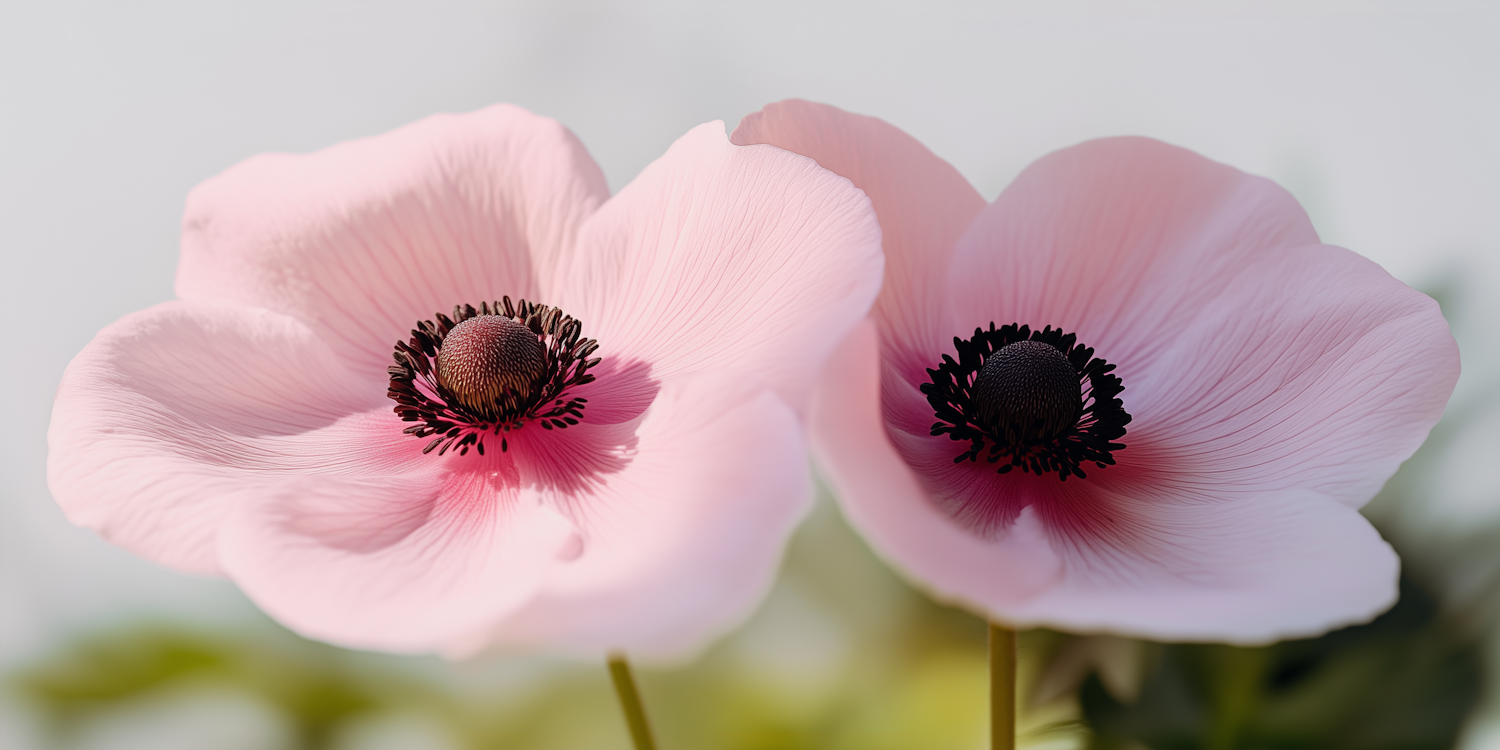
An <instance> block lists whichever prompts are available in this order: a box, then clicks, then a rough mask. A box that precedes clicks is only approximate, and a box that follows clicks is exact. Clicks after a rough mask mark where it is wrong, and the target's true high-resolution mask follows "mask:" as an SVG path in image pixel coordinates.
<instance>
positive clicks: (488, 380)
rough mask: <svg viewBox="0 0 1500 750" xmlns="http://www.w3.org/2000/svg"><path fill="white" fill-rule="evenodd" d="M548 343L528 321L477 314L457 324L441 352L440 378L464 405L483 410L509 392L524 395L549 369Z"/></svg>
mask: <svg viewBox="0 0 1500 750" xmlns="http://www.w3.org/2000/svg"><path fill="white" fill-rule="evenodd" d="M546 355H547V348H546V347H545V346H543V345H542V341H541V339H539V338H537V335H536V334H534V333H532V332H531V331H530V330H529V329H527V328H526V326H523V325H521V324H520V323H517V322H515V321H514V320H511V319H510V318H506V317H502V316H500V315H478V316H475V317H472V318H469V319H468V320H465V321H463V322H462V323H459V324H458V325H455V326H453V330H451V331H449V332H448V335H447V336H446V337H444V338H443V348H442V349H441V350H439V351H438V356H437V382H438V383H440V384H441V385H442V386H443V387H444V388H447V389H448V392H449V393H452V394H453V397H454V398H455V399H457V401H458V402H459V403H461V404H463V405H464V406H467V407H469V408H470V409H472V410H474V411H476V412H480V413H484V412H487V411H489V410H490V409H491V407H492V406H493V405H494V404H497V403H501V402H502V401H503V399H504V398H505V396H506V395H507V394H511V395H514V396H516V397H518V398H521V399H524V398H525V397H527V396H529V395H531V393H530V392H531V390H532V388H533V387H534V386H535V385H536V381H537V380H538V379H539V378H540V377H541V375H542V371H543V370H544V369H546V366H547V362H546Z"/></svg>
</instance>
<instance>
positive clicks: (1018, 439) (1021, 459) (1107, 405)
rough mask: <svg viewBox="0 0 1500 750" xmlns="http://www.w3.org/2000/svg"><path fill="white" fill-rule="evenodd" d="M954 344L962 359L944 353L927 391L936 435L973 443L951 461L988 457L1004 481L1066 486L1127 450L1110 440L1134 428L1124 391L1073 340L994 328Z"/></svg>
mask: <svg viewBox="0 0 1500 750" xmlns="http://www.w3.org/2000/svg"><path fill="white" fill-rule="evenodd" d="M953 346H954V349H955V350H956V351H957V354H958V359H957V360H955V359H954V358H953V357H951V356H949V355H946V354H945V355H943V361H942V363H940V364H939V365H938V366H937V368H936V369H928V370H927V374H928V376H929V377H930V378H931V382H928V383H923V384H922V386H921V390H922V393H923V394H925V395H926V396H927V403H928V404H929V405H931V406H932V408H933V414H934V416H936V417H937V419H938V421H937V422H935V423H934V424H933V425H932V432H931V434H932V435H934V436H936V435H947V436H948V437H949V439H952V440H957V441H969V448H968V449H967V450H965V451H963V452H962V453H960V454H959V455H958V456H957V457H955V458H954V459H953V462H954V463H961V462H963V461H965V460H968V461H977V460H978V459H979V457H980V455H984V457H985V459H986V460H987V461H989V462H990V463H998V464H1000V465H999V467H998V468H997V469H996V470H997V471H998V472H999V473H1001V474H1005V473H1007V472H1009V471H1011V470H1012V469H1017V468H1019V469H1020V470H1021V471H1023V472H1029V473H1033V474H1037V475H1038V476H1041V475H1044V474H1050V473H1053V472H1056V473H1057V476H1058V479H1059V480H1062V481H1066V480H1067V478H1068V477H1069V476H1076V477H1079V478H1080V479H1082V478H1086V475H1085V474H1084V472H1083V469H1082V465H1083V464H1085V463H1089V462H1092V463H1093V464H1094V465H1095V466H1097V467H1098V468H1101V469H1102V468H1104V467H1106V466H1109V465H1112V464H1114V463H1115V458H1114V455H1113V453H1114V451H1116V450H1119V449H1121V448H1124V447H1125V445H1124V444H1122V443H1117V442H1113V441H1115V440H1118V439H1119V438H1121V437H1124V436H1125V425H1127V424H1129V423H1130V414H1128V413H1127V412H1126V411H1125V408H1124V403H1123V402H1121V401H1120V399H1119V395H1120V392H1121V391H1123V390H1125V387H1124V385H1123V384H1122V383H1121V382H1120V378H1119V377H1118V376H1116V375H1113V374H1112V373H1113V371H1114V369H1115V366H1114V365H1112V364H1109V363H1108V362H1106V361H1104V360H1103V359H1100V358H1098V357H1095V356H1094V350H1093V349H1091V348H1089V347H1087V346H1084V345H1083V344H1080V343H1078V337H1077V336H1076V335H1075V334H1071V333H1066V334H1065V333H1063V331H1062V329H1060V328H1053V327H1051V326H1047V327H1046V328H1044V329H1043V330H1040V331H1032V330H1031V328H1030V326H1025V325H1018V324H1014V323H1012V324H1010V325H1007V326H1004V327H1001V328H999V329H997V328H995V324H994V323H990V327H989V329H988V330H985V329H982V328H976V329H974V335H973V337H971V338H969V339H968V340H965V339H961V338H958V337H954V339H953Z"/></svg>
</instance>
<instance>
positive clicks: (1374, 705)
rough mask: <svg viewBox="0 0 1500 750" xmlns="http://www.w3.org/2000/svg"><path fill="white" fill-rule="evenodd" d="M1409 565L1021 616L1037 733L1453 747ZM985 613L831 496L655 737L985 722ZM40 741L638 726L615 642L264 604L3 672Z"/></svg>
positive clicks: (881, 733) (1114, 740)
mask: <svg viewBox="0 0 1500 750" xmlns="http://www.w3.org/2000/svg"><path fill="white" fill-rule="evenodd" d="M1457 633H1458V631H1456V630H1455V629H1454V628H1453V627H1451V626H1450V625H1449V623H1447V622H1445V621H1444V619H1443V618H1442V617H1441V616H1440V615H1439V612H1438V609H1437V607H1436V606H1435V605H1434V604H1433V602H1432V600H1431V599H1430V598H1429V597H1428V596H1426V595H1425V594H1424V593H1423V592H1422V591H1421V590H1420V589H1418V588H1417V587H1416V586H1414V585H1412V584H1410V583H1407V584H1406V585H1405V586H1404V589H1403V597H1402V600H1401V603H1400V605H1398V606H1397V607H1396V609H1394V610H1392V611H1391V612H1390V613H1388V614H1386V615H1385V616H1383V617H1381V618H1380V619H1378V620H1377V621H1375V622H1374V623H1372V624H1370V625H1365V626H1361V627H1354V628H1348V629H1345V630H1342V631H1339V632H1336V633H1333V634H1330V635H1328V636H1325V637H1323V638H1318V639H1313V640H1303V641H1292V642H1286V643H1281V644H1277V645H1274V646H1270V647H1266V648H1234V647H1228V646H1216V645H1162V644H1151V643H1144V642H1141V641H1133V640H1128V639H1124V638H1118V637H1103V636H1096V637H1080V636H1069V635H1064V634H1061V633H1054V632H1046V631H1031V632H1026V633H1023V634H1022V638H1021V674H1020V680H1021V683H1022V684H1021V690H1022V704H1023V705H1022V709H1021V729H1022V732H1023V736H1022V739H1021V746H1022V747H1029V748H1046V749H1048V750H1064V749H1065V748H1101V749H1103V748H1122V749H1123V748H1130V749H1131V750H1139V749H1140V748H1151V749H1152V750H1177V749H1179V748H1205V749H1208V750H1217V749H1224V750H1229V749H1244V750H1251V749H1253V748H1323V749H1330V748H1331V749H1335V750H1336V749H1338V748H1349V749H1350V750H1354V749H1358V750H1387V749H1389V750H1397V749H1401V750H1407V749H1409V750H1418V749H1421V748H1434V749H1437V748H1450V747H1452V746H1453V743H1454V738H1455V736H1456V734H1457V732H1458V730H1459V728H1460V725H1461V722H1462V720H1463V719H1464V717H1465V714H1466V713H1467V711H1468V710H1469V709H1470V707H1471V706H1472V705H1473V704H1474V703H1475V701H1476V698H1477V696H1478V692H1479V687H1480V674H1479V662H1480V660H1479V658H1478V655H1477V651H1476V648H1475V647H1474V646H1473V645H1472V644H1470V643H1466V642H1465V641H1464V640H1463V639H1462V638H1460V637H1458V634H1457ZM984 650H985V626H984V623H983V621H981V620H980V619H978V618H976V617H974V616H973V615H970V614H968V613H965V612H963V611H960V610H957V609H953V608H949V607H944V606H940V605H938V604H934V603H932V602H931V601H930V600H928V599H927V598H926V597H924V596H923V595H922V594H920V593H918V592H917V591H915V590H913V589H911V588H910V587H908V586H907V585H906V584H904V583H902V582H901V581H900V580H899V579H898V578H896V577H895V576H894V575H893V574H892V573H890V572H889V571H888V569H887V568H885V567H884V566H883V565H882V564H881V563H880V562H878V561H877V560H875V559H874V558H873V557H872V556H871V555H870V553H869V552H868V550H867V549H866V548H865V547H864V545H863V543H862V542H860V541H859V540H858V539H857V538H856V537H855V536H854V535H853V533H852V532H851V531H850V530H849V529H848V528H847V527H846V526H844V525H843V522H842V520H841V519H840V517H839V516H838V514H837V512H836V511H835V510H833V509H832V508H831V504H830V503H828V502H827V501H826V500H825V501H824V502H822V503H821V504H820V506H819V508H818V510H817V511H816V512H815V513H814V514H813V517H812V518H811V519H810V520H809V523H807V524H806V525H805V526H804V527H803V529H802V530H801V531H800V532H799V534H798V536H797V537H796V538H795V539H794V541H793V543H792V546H791V549H790V551H789V555H788V561H787V565H786V567H785V569H784V571H783V573H782V575H781V577H780V579H779V581H778V583H777V586H776V588H775V589H774V591H773V592H772V594H771V596H770V598H769V600H768V601H767V602H766V604H765V605H764V606H762V608H761V609H760V611H759V612H758V613H757V614H756V616H755V617H754V618H753V619H752V620H751V622H750V623H749V624H748V625H746V626H744V627H742V628H740V629H739V630H738V631H736V632H735V633H734V634H732V635H731V636H729V637H728V638H726V639H724V640H723V641H721V642H720V643H718V644H717V645H715V646H714V647H713V648H711V649H710V650H709V651H708V652H707V653H705V654H703V655H702V656H700V657H699V658H697V659H695V660H694V661H692V662H691V663H689V664H686V665H680V666H675V667H660V668H652V667H651V666H649V665H644V666H643V665H637V674H638V679H639V681H640V683H641V689H642V692H643V695H644V699H645V701H646V705H647V710H648V711H649V713H650V715H651V719H652V722H653V724H654V726H655V729H656V732H657V735H658V740H659V744H660V745H661V747H662V748H664V750H689V749H691V750H703V749H705V748H724V750H771V749H773V748H778V749H785V750H793V749H800V748H808V749H812V748H817V749H818V750H839V749H845V748H847V749H849V750H855V749H858V750H884V749H886V748H889V749H891V750H896V749H898V748H900V749H918V748H920V749H930V750H946V749H948V748H952V749H954V750H958V749H960V748H962V749H966V750H974V749H977V748H981V747H986V746H987V736H986V732H987V726H988V724H987V718H986V714H985V710H986V705H987V704H986V689H987V677H986V673H985V669H986V659H985V651H984ZM11 685H12V687H13V688H14V689H15V690H16V691H17V692H18V693H19V694H20V695H21V696H22V698H23V700H24V701H25V702H26V703H29V704H30V705H32V706H34V707H35V708H36V710H37V716H38V717H39V719H40V721H39V724H40V726H41V727H42V728H43V731H42V734H43V738H42V741H44V742H49V743H51V746H53V747H61V748H88V749H89V750H98V749H102V748H126V747H129V748H137V747H139V748H148V747H149V748H153V750H168V749H169V748H198V747H203V748H210V747H211V748H216V749H225V750H241V749H242V748H243V750H252V749H256V750H258V749H259V748H287V749H290V748H335V749H337V750H356V749H371V750H374V749H378V748H407V749H409V750H416V749H423V748H433V749H434V750H437V749H440V748H475V749H478V748H528V749H535V750H562V749H563V748H569V749H572V748H579V749H583V748H588V749H590V750H593V749H598V750H606V749H610V748H618V749H620V750H624V748H626V747H627V746H628V738H627V735H626V733H625V727H624V721H623V719H622V718H621V715H620V711H619V707H618V705H617V704H616V702H615V697H614V694H613V693H612V692H611V688H610V685H609V680H608V676H607V673H606V671H605V668H604V664H603V663H600V664H580V663H576V662H565V661H558V660H546V659H540V658H537V657H508V658H507V657H495V658H491V659H483V660H479V661H476V662H471V663H461V664H445V663H442V662H439V661H437V660H435V659H417V658H399V657H385V656H378V655H371V654H358V653H353V652H347V651H343V650H340V649H336V648H332V647H328V646H324V645H321V644H316V643H311V642H307V641H303V640H301V639H299V638H296V637H295V636H292V635H291V634H289V633H286V632H285V631H282V630H280V629H278V628H275V627H274V626H272V625H270V624H269V623H259V624H257V625H254V626H248V627H246V628H245V629H243V630H240V631H236V632H228V633H213V632H187V631H183V630H181V629H174V628H171V627H151V626H148V625H138V626H136V627H133V628H130V629H126V630H123V631H115V632H103V633H97V634H95V635H93V636H91V637H86V638H82V639H80V640H79V641H78V642H76V643H74V644H73V645H72V646H71V647H70V648H67V649H65V650H63V651H61V652H59V653H56V654H52V655H50V656H48V657H47V658H44V659H42V660H40V661H38V662H36V663H35V664H33V665H32V666H31V667H30V668H29V669H27V670H25V671H24V672H23V673H21V674H20V675H18V676H16V677H14V678H13V679H12V681H11Z"/></svg>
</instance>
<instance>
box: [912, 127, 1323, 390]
mask: <svg viewBox="0 0 1500 750" xmlns="http://www.w3.org/2000/svg"><path fill="white" fill-rule="evenodd" d="M1317 242H1318V237H1317V234H1316V233H1315V232H1314V231H1313V228H1312V224H1311V223H1309V222H1308V219H1307V214H1306V213H1305V212H1303V210H1302V208H1301V206H1299V205H1298V204H1297V201H1296V200H1295V199H1293V198H1292V196H1291V195H1290V194H1288V193H1287V192H1286V191H1285V190H1282V189H1281V188H1280V187H1278V186H1277V185H1276V184H1275V183H1272V182H1271V181H1269V180H1266V179H1263V178H1260V177H1253V176H1250V175H1247V174H1245V173H1243V172H1240V171H1239V170H1236V169H1234V168H1232V167H1228V166H1225V165H1223V164H1218V163H1216V162H1212V161H1209V160H1208V159H1204V158H1203V157H1201V156H1198V155H1197V154H1194V153H1192V152H1191V151H1187V150H1185V149H1181V148H1177V147H1175V146H1169V145H1167V144H1164V143H1160V142H1158V141H1153V140H1150V139H1147V138H1107V139H1103V140H1097V141H1089V142H1087V143H1083V144H1080V145H1078V146H1073V147H1071V148H1066V149H1063V150H1061V151H1057V152H1054V153H1051V154H1048V155H1047V156H1044V157H1042V158H1041V159H1038V160H1037V161H1036V162H1035V163H1033V164H1032V165H1031V166H1029V167H1027V168H1026V170H1025V171H1023V172H1022V173H1021V174H1020V176H1018V177H1017V178H1016V179H1015V181H1014V182H1013V183H1011V185H1010V186H1009V187H1007V188H1006V189H1005V191H1004V192H1003V193H1001V194H1000V197H999V198H998V199H996V200H995V202H994V203H993V204H991V205H990V206H989V207H988V208H987V209H985V211H984V212H983V214H981V215H980V217H979V218H978V219H977V220H976V221H975V222H974V225H973V226H972V227H971V228H970V230H969V232H968V234H967V235H965V237H964V239H963V240H962V241H961V242H960V243H959V246H958V250H957V251H956V252H955V254H954V258H953V264H952V266H951V267H950V269H949V280H950V283H951V287H950V288H949V291H950V292H951V300H952V304H951V306H950V308H949V311H948V313H947V320H945V321H944V323H945V324H946V329H947V330H950V331H951V332H952V333H951V334H950V335H958V334H962V335H965V336H967V335H969V334H970V333H972V331H973V329H974V328H975V327H977V326H986V325H988V324H989V323H990V322H991V321H993V322H994V323H995V324H996V325H1005V324H1007V323H1026V324H1029V325H1030V326H1031V327H1032V328H1040V327H1042V326H1045V325H1051V326H1054V327H1058V326H1060V327H1062V328H1063V329H1065V330H1067V331H1070V332H1073V333H1077V334H1078V339H1079V340H1080V341H1082V342H1084V343H1086V344H1088V345H1089V346H1091V347H1094V348H1095V350H1096V353H1097V356H1100V357H1103V358H1105V359H1106V360H1108V361H1110V362H1115V363H1119V365H1120V366H1121V367H1122V368H1124V367H1125V366H1126V363H1132V365H1133V366H1137V367H1138V366H1140V365H1141V363H1143V362H1146V361H1149V360H1150V359H1151V358H1152V357H1154V356H1157V355H1159V354H1160V353H1161V352H1162V351H1164V350H1166V349H1167V348H1169V347H1170V345H1171V343H1172V342H1173V340H1174V337H1175V336H1176V335H1178V334H1179V333H1181V332H1182V331H1183V330H1185V329H1186V328H1187V327H1188V326H1189V325H1191V324H1192V323H1193V321H1194V320H1196V319H1197V317H1198V315H1199V312H1200V311H1201V310H1203V309H1204V307H1205V306H1206V305H1208V304H1209V303H1210V301H1212V300H1213V299H1215V298H1216V297H1218V296H1219V295H1221V294H1223V293H1224V292H1225V291H1227V290H1228V289H1230V288H1231V286H1232V285H1233V283H1234V282H1235V279H1236V277H1237V275H1238V274H1239V273H1240V272H1241V271H1242V270H1243V269H1244V268H1245V267H1246V266H1248V265H1249V264H1250V263H1252V262H1253V261H1254V260H1255V258H1256V257H1258V256H1259V255H1260V254H1262V253H1265V252H1269V251H1271V250H1273V249H1275V248H1279V247H1288V246H1301V245H1309V244H1317ZM929 314H931V313H929ZM893 325H899V323H893ZM943 345H944V346H945V347H948V348H949V349H951V340H945V341H944V342H943ZM947 350H948V349H944V351H947ZM931 354H939V353H938V352H933V353H931ZM930 361H936V359H932V360H930ZM927 366H929V367H930V366H931V365H927ZM1126 383H1127V387H1129V384H1130V380H1129V379H1127V380H1126ZM1127 403H1128V402H1127Z"/></svg>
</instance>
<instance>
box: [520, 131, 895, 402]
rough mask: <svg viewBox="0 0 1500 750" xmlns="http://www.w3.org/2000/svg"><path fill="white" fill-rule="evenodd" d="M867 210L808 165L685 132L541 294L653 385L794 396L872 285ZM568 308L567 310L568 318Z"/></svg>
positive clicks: (604, 215)
mask: <svg viewBox="0 0 1500 750" xmlns="http://www.w3.org/2000/svg"><path fill="white" fill-rule="evenodd" d="M881 264H882V261H881V256H880V229H879V226H878V225H877V222H876V220H875V216H874V214H873V213H872V212H871V211H870V204H869V200H868V199H867V198H865V196H864V195H863V194H862V193H861V192H860V191H859V190H857V189H856V188H854V186H853V185H851V184H849V181H848V180H845V179H843V178H841V177H839V176H837V175H835V174H833V173H831V172H828V171H826V170H823V169H820V168H819V167H818V165H817V163H816V162H814V161H813V160H811V159H808V158H806V157H802V156H798V155H796V154H793V153H790V152H787V151H782V150H780V149H777V148H774V147H771V146H743V147H742V146H734V145H731V144H730V143H729V142H728V140H727V139H726V138H725V136H724V132H723V124H722V123H709V124H706V125H701V126H699V127H697V128H694V129H693V130H691V131H689V132H688V133H687V135H684V136H683V137H682V138H680V139H678V140H677V142H676V143H674V144H672V147H671V148H670V149H668V150H667V153H666V154H665V155H663V156H662V157H661V158H660V159H658V160H656V161H655V162H654V163H652V164H651V165H650V166H648V167H647V168H646V169H645V171H643V172H642V173H641V174H640V176H639V177H637V178H636V179H635V180H634V181H633V182H631V183H630V184H629V185H627V186H626V187H625V189H623V190H621V191H620V193H619V194H618V195H616V196H615V197H614V198H611V199H610V200H609V202H608V203H606V204H605V205H604V206H603V207H601V208H600V209H599V211H598V212H597V213H595V214H594V215H593V216H591V217H589V219H588V220H587V221H586V222H585V224H584V226H583V229H582V230H581V231H580V234H579V241H578V252H577V253H575V254H573V255H571V256H570V257H569V258H568V259H567V262H565V263H563V264H560V266H559V272H558V274H557V275H556V276H554V277H552V278H551V279H550V280H549V281H548V282H547V283H546V284H544V288H545V290H546V292H547V296H548V297H549V298H556V299H558V300H559V302H558V304H560V305H561V306H563V307H564V308H565V309H567V310H568V311H569V313H570V314H572V315H574V316H575V317H577V318H578V319H580V320H582V321H584V322H585V324H587V325H588V326H589V328H588V329H587V330H588V331H589V334H588V335H589V336H591V337H593V338H597V339H598V340H599V342H600V350H599V351H600V356H604V357H608V356H622V357H624V358H626V359H627V360H639V361H643V362H646V363H649V364H650V365H651V367H652V374H653V376H654V377H658V378H660V379H662V380H663V381H666V380H669V379H672V378H676V377H683V376H688V375H693V374H697V373H703V372H712V373H713V374H714V376H715V377H720V376H725V375H732V376H734V377H736V378H738V379H739V380H740V381H741V382H743V383H745V384H746V385H747V386H748V387H749V389H750V390H749V392H752V393H753V392H754V391H755V390H759V389H760V388H762V387H765V386H767V385H769V386H771V387H773V388H775V389H777V390H778V391H779V392H781V393H783V394H787V395H789V397H791V398H792V399H793V401H797V400H799V399H800V397H798V396H793V395H791V394H794V393H799V392H801V391H805V390H806V389H807V387H808V385H809V383H810V382H811V379H812V378H813V377H814V375H815V374H816V373H817V371H818V369H819V368H820V367H821V365H822V363H823V361H824V359H825V358H826V357H827V355H828V353H829V352H830V351H831V350H832V349H833V347H834V346H835V345H836V344H837V341H838V339H839V337H841V336H842V335H843V333H844V332H845V331H847V330H848V329H849V328H850V327H851V326H853V325H854V324H855V322H857V321H858V320H860V319H861V318H863V317H864V315H865V314H866V312H867V311H868V310H869V307H870V304H871V303H872V301H873V300H874V298H875V294H876V292H877V290H878V289H879V285H880V273H881ZM575 311H577V312H575Z"/></svg>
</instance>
